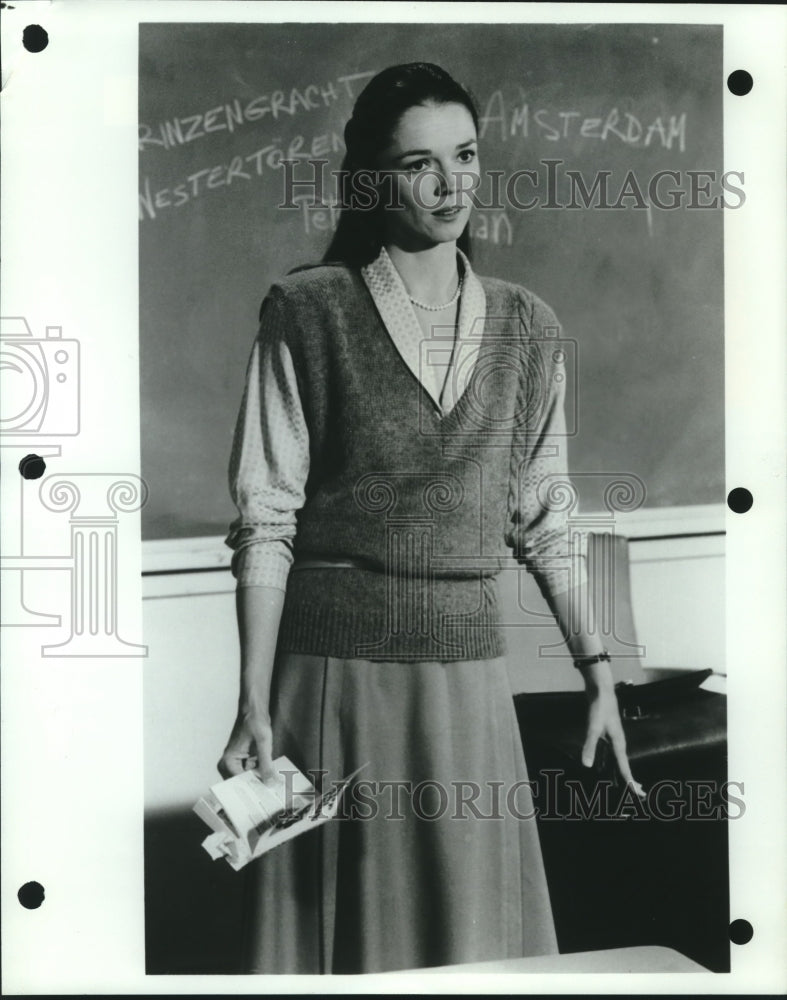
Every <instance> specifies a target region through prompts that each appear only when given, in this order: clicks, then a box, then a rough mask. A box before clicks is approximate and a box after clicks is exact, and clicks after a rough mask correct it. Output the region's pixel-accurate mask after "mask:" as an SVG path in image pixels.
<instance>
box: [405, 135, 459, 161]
mask: <svg viewBox="0 0 787 1000" xmlns="http://www.w3.org/2000/svg"><path fill="white" fill-rule="evenodd" d="M477 142H478V139H476V138H473V139H465V141H464V142H460V143H459V144H458V145H457V147H456V148H457V149H465V148H466V147H467V146H473V145H475V143H477ZM431 152H432V150H431V149H408V150H407V152H406V153H400V154H399V155H398V156H395V157H394V159H395V160H403V159H404V158H405V157H406V156H430V155H431Z"/></svg>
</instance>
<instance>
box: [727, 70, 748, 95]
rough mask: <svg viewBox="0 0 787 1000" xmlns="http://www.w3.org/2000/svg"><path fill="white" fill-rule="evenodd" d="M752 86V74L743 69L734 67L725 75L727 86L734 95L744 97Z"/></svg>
mask: <svg viewBox="0 0 787 1000" xmlns="http://www.w3.org/2000/svg"><path fill="white" fill-rule="evenodd" d="M753 86H754V80H753V79H752V75H751V73H748V72H747V71H746V70H745V69H736V70H734V71H733V72H732V73H730V75H729V76H728V77H727V88H728V90H729V91H730V93H731V94H735V96H736V97H745V96H746V94H748V93H749V91H750V90H751V88H752V87H753Z"/></svg>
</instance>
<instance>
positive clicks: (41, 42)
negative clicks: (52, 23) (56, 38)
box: [22, 24, 49, 52]
mask: <svg viewBox="0 0 787 1000" xmlns="http://www.w3.org/2000/svg"><path fill="white" fill-rule="evenodd" d="M22 45H24V47H25V48H26V49H27V51H28V52H43V51H44V49H45V48H46V47H47V45H49V35H48V33H47V32H46V30H45V29H44V28H42V27H41V25H40V24H28V26H27V27H26V28H25V30H24V31H23V32H22Z"/></svg>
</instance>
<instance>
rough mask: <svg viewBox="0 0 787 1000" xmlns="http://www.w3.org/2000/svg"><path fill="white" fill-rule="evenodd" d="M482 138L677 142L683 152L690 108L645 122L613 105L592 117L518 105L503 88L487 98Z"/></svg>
mask: <svg viewBox="0 0 787 1000" xmlns="http://www.w3.org/2000/svg"><path fill="white" fill-rule="evenodd" d="M478 124H479V129H478V135H479V138H480V139H484V138H486V137H487V136H499V138H500V140H501V141H502V142H506V141H508V140H509V139H512V138H514V137H517V136H519V137H521V138H524V139H527V138H530V137H532V136H534V135H535V136H542V137H543V138H544V139H547V140H548V141H549V142H559V141H560V140H565V139H575V138H577V137H579V138H582V139H600V140H601V141H602V142H606V141H607V140H608V139H610V138H611V139H613V140H614V141H618V142H622V143H624V144H625V145H627V146H645V147H647V146H651V145H653V146H655V145H657V144H661V146H662V147H663V148H664V149H672V147H673V144H674V143H677V148H678V149H679V150H680V152H681V153H683V152H685V149H686V112H685V111H684V112H682V113H681V114H679V115H669V116H666V115H657V116H656V117H655V118H654V119H652V120H651V121H649V122H644V123H643V122H642V121H641V120H640V119H639V118H638V117H637V116H636V115H632V114H630V113H629V112H628V111H625V112H622V113H621V112H620V111H618V109H617V108H611V109H610V110H609V111H608V112H607V113H606V115H604V116H603V117H598V116H596V117H591V116H588V115H586V114H585V113H583V112H581V111H553V110H550V109H549V108H536V109H535V110H533V109H532V108H531V107H530V105H529V104H525V103H522V104H519V105H517V106H515V107H509V106H507V105H506V102H505V99H504V97H503V92H502V91H500V90H496V91H494V93H492V94H491V96H490V97H489V100H488V101H487V102H486V107H485V108H484V112H483V114H482V115H481V118H480V120H479V123H478Z"/></svg>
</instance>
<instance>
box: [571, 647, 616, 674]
mask: <svg viewBox="0 0 787 1000" xmlns="http://www.w3.org/2000/svg"><path fill="white" fill-rule="evenodd" d="M611 659H612V658H611V656H610V655H609V653H608V652H607V651H606V649H605V650H604V652H603V653H594V654H593V655H592V656H575V657H574V666H575V667H576V668H577V669H579V668H580V667H589V666H590V665H591V664H592V663H602V662H603V663H609V662H610V661H611Z"/></svg>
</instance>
